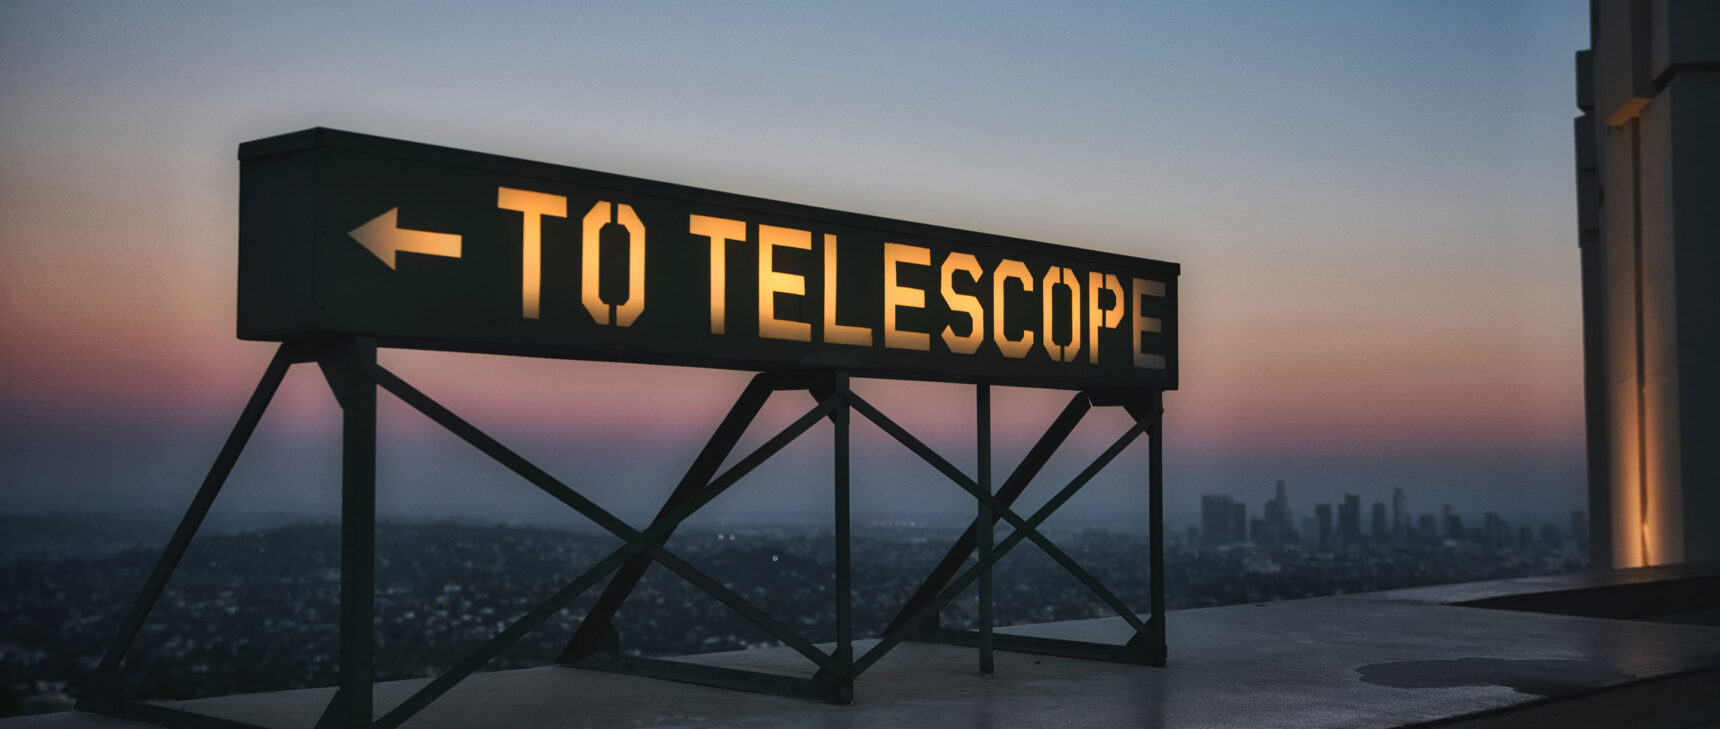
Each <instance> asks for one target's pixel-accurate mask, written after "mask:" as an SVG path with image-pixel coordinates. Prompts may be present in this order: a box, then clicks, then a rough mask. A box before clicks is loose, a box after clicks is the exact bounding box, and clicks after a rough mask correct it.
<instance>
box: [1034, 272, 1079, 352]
mask: <svg viewBox="0 0 1720 729" xmlns="http://www.w3.org/2000/svg"><path fill="white" fill-rule="evenodd" d="M1041 284H1042V285H1041V286H1040V287H1039V296H1040V307H1041V316H1040V319H1041V321H1042V322H1043V325H1042V326H1040V330H1041V333H1043V334H1044V335H1045V352H1046V353H1047V354H1050V355H1051V361H1053V362H1074V361H1075V355H1077V354H1080V353H1081V275H1080V274H1078V273H1075V269H1072V268H1062V267H1059V266H1052V267H1051V270H1049V271H1046V272H1045V280H1044V281H1043V282H1041ZM1058 286H1062V287H1063V288H1064V289H1065V290H1067V291H1068V292H1069V343H1068V344H1057V343H1056V342H1054V341H1052V340H1053V339H1055V337H1053V336H1052V334H1051V333H1052V332H1053V331H1055V330H1054V329H1052V324H1053V323H1054V322H1052V316H1051V312H1052V311H1054V310H1055V309H1056V307H1054V306H1052V305H1051V303H1052V301H1051V299H1052V296H1053V294H1052V291H1054V290H1055V289H1056V287H1058Z"/></svg>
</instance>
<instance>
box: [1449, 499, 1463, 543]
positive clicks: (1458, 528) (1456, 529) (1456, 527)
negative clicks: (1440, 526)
mask: <svg viewBox="0 0 1720 729" xmlns="http://www.w3.org/2000/svg"><path fill="white" fill-rule="evenodd" d="M1445 538H1446V539H1461V538H1463V519H1462V518H1461V517H1459V516H1458V515H1457V514H1456V513H1455V512H1453V511H1452V510H1451V504H1446V505H1445Z"/></svg>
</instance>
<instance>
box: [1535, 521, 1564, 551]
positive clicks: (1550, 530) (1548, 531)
mask: <svg viewBox="0 0 1720 729" xmlns="http://www.w3.org/2000/svg"><path fill="white" fill-rule="evenodd" d="M1564 542H1565V535H1563V534H1560V533H1559V528H1558V527H1556V526H1553V525H1552V524H1542V525H1541V546H1543V547H1551V548H1555V549H1556V548H1558V547H1559V545H1561V544H1564Z"/></svg>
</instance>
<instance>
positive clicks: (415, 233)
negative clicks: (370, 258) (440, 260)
mask: <svg viewBox="0 0 1720 729" xmlns="http://www.w3.org/2000/svg"><path fill="white" fill-rule="evenodd" d="M399 218H400V208H390V209H389V211H388V212H386V213H383V214H381V215H378V216H376V217H375V218H374V219H372V220H371V221H370V222H368V223H365V224H364V225H360V226H358V227H357V228H353V229H352V232H350V233H348V234H347V235H350V236H352V238H353V240H356V241H358V243H359V245H362V246H364V248H365V250H368V251H370V252H371V253H372V254H373V255H375V256H376V257H377V258H380V259H382V262H383V263H386V264H388V267H389V268H394V254H396V253H398V252H400V251H405V252H407V253H422V254H424V255H427V256H447V257H449V258H459V257H460V236H458V235H454V234H452V233H432V232H430V231H426V230H406V229H405V228H401V227H400V226H399V225H397V221H398V220H399Z"/></svg>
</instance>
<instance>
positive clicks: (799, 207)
mask: <svg viewBox="0 0 1720 729" xmlns="http://www.w3.org/2000/svg"><path fill="white" fill-rule="evenodd" d="M315 149H333V150H340V151H347V152H356V153H360V154H376V155H382V156H388V157H400V158H406V159H417V160H423V161H428V162H434V163H441V164H450V165H458V166H464V167H475V168H486V169H492V170H497V171H502V172H506V173H510V174H518V175H522V176H528V177H557V176H562V175H565V174H568V173H572V174H577V175H582V176H596V177H601V178H602V179H603V180H604V181H605V182H606V183H608V184H609V185H610V186H614V187H617V188H620V189H628V190H634V191H639V192H650V193H654V194H658V195H663V194H665V193H667V194H668V195H669V196H673V197H680V198H685V199H697V200H702V201H705V202H711V203H716V204H720V205H726V206H732V207H741V208H767V209H772V208H773V209H775V210H776V211H778V212H781V213H783V214H786V215H791V216H794V217H801V218H807V219H812V220H830V219H831V218H833V217H835V218H846V219H848V221H849V222H850V224H853V225H856V226H860V227H869V228H876V229H881V230H901V229H904V228H909V229H912V230H913V231H914V232H917V233H919V234H922V235H929V236H931V237H939V238H945V239H952V240H964V239H967V240H972V239H976V238H980V239H985V240H986V241H987V242H992V243H994V244H995V243H1005V244H1013V246H1021V247H1024V248H1038V249H1041V251H1042V252H1051V251H1059V252H1063V253H1067V254H1073V255H1074V256H1075V257H1078V258H1091V257H1099V258H1108V259H1112V260H1115V261H1119V262H1124V263H1127V264H1128V265H1130V266H1132V267H1136V268H1141V269H1148V270H1152V271H1155V272H1157V273H1160V274H1163V275H1166V276H1170V277H1176V276H1180V275H1181V273H1182V266H1181V264H1178V263H1174V262H1171V261H1164V260H1159V259H1154V258H1143V257H1140V256H1132V255H1128V254H1124V253H1116V252H1111V251H1101V250H1094V249H1091V248H1079V247H1076V246H1070V245H1065V244H1060V243H1048V242H1045V241H1037V240H1032V239H1028V238H1018V237H1014V236H1008V235H1000V234H996V233H986V232H981V231H974V230H966V229H962V228H952V227H949V226H943V225H937V224H934V223H922V222H916V221H909V220H902V219H898V218H886V217H883V216H879V215H871V214H867V213H856V212H849V211H844V210H837V209H835V208H826V207H820V206H816V205H807V204H803V203H796V202H788V201H783V200H774V199H771V198H764V197H757V196H753V195H744V194H740V193H733V192H725V191H721V190H712V189H708V188H699V187H693V186H690V185H683V184H679V183H673V182H663V181H659V180H650V179H646V178H642V177H632V176H628V175H622V174H617V173H613V172H601V171H597V170H589V169H585V168H581V167H574V166H571V165H563V164H557V163H553V162H542V161H537V160H528V159H521V158H517V157H507V156H503V155H498V154H490V153H487V152H476V151H472V150H465V149H459V148H455V147H445V146H441V145H435V144H426V143H423V142H411V141H406V140H403V139H394V138H390V137H381V136H376V135H371V134H361V133H357V132H348V131H343V130H339V129H330V128H327V127H312V128H310V129H303V130H300V131H296V132H288V133H286V134H279V135H275V136H272V137H264V138H261V139H255V140H251V141H248V142H243V143H241V144H240V145H239V153H238V158H239V160H240V161H242V162H245V161H253V160H260V159H263V158H267V157H273V156H278V155H287V154H294V153H302V152H307V151H311V150H315ZM558 173H559V174H558ZM1045 249H1050V250H1045Z"/></svg>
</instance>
